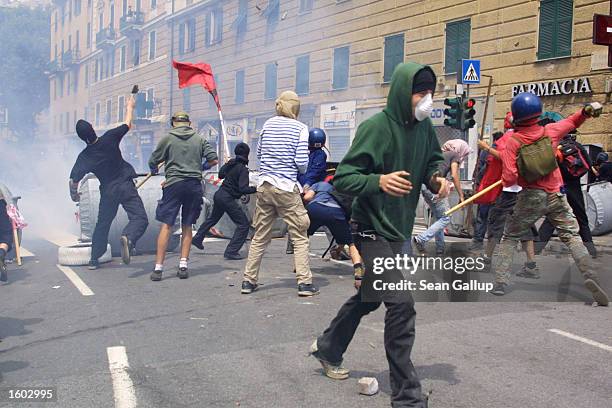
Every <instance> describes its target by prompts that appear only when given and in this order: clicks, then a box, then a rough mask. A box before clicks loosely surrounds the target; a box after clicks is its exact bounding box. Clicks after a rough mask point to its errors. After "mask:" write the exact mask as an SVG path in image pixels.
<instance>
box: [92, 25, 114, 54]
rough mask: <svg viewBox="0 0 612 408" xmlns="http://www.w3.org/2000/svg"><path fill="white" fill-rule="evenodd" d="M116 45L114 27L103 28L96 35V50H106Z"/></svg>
mask: <svg viewBox="0 0 612 408" xmlns="http://www.w3.org/2000/svg"><path fill="white" fill-rule="evenodd" d="M114 45H115V30H114V29H113V28H112V27H107V28H103V29H102V30H100V31H98V32H97V33H96V48H98V49H104V48H108V47H112V46H114Z"/></svg>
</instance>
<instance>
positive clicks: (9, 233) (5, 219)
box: [0, 193, 13, 282]
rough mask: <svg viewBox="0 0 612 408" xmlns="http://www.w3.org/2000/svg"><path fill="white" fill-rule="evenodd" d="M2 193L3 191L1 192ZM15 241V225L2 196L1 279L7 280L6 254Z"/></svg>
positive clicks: (0, 211)
mask: <svg viewBox="0 0 612 408" xmlns="http://www.w3.org/2000/svg"><path fill="white" fill-rule="evenodd" d="M0 194H1V193H0ZM12 241H13V225H12V222H11V219H10V218H9V216H8V213H7V212H6V201H5V199H4V197H2V196H0V281H2V282H6V281H7V280H8V275H7V272H6V254H7V253H8V252H9V251H10V250H11V242H12Z"/></svg>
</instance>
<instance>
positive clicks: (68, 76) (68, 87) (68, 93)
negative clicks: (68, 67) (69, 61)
mask: <svg viewBox="0 0 612 408" xmlns="http://www.w3.org/2000/svg"><path fill="white" fill-rule="evenodd" d="M70 88H71V87H70V72H68V73H67V74H66V96H70Z"/></svg>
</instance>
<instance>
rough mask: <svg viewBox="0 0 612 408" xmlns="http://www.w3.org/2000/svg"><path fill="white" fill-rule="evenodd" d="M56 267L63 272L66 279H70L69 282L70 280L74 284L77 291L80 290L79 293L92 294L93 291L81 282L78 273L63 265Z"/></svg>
mask: <svg viewBox="0 0 612 408" xmlns="http://www.w3.org/2000/svg"><path fill="white" fill-rule="evenodd" d="M57 267H58V269H59V270H60V271H62V272H64V275H66V276H67V277H68V279H70V282H72V284H73V285H74V286H76V288H77V289H78V290H79V292H81V295H83V296H92V295H93V294H94V293H93V291H92V290H91V289H90V288H89V286H87V285H86V284H85V282H83V280H82V279H81V278H80V277H79V275H77V274H76V272H75V271H73V270H72V269H70V268H69V267H67V266H63V265H57Z"/></svg>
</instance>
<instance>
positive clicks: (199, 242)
mask: <svg viewBox="0 0 612 408" xmlns="http://www.w3.org/2000/svg"><path fill="white" fill-rule="evenodd" d="M191 245H193V246H194V247H196V248H198V249H199V250H202V251H203V250H204V235H200V234H195V235H194V236H193V239H192V240H191Z"/></svg>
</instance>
